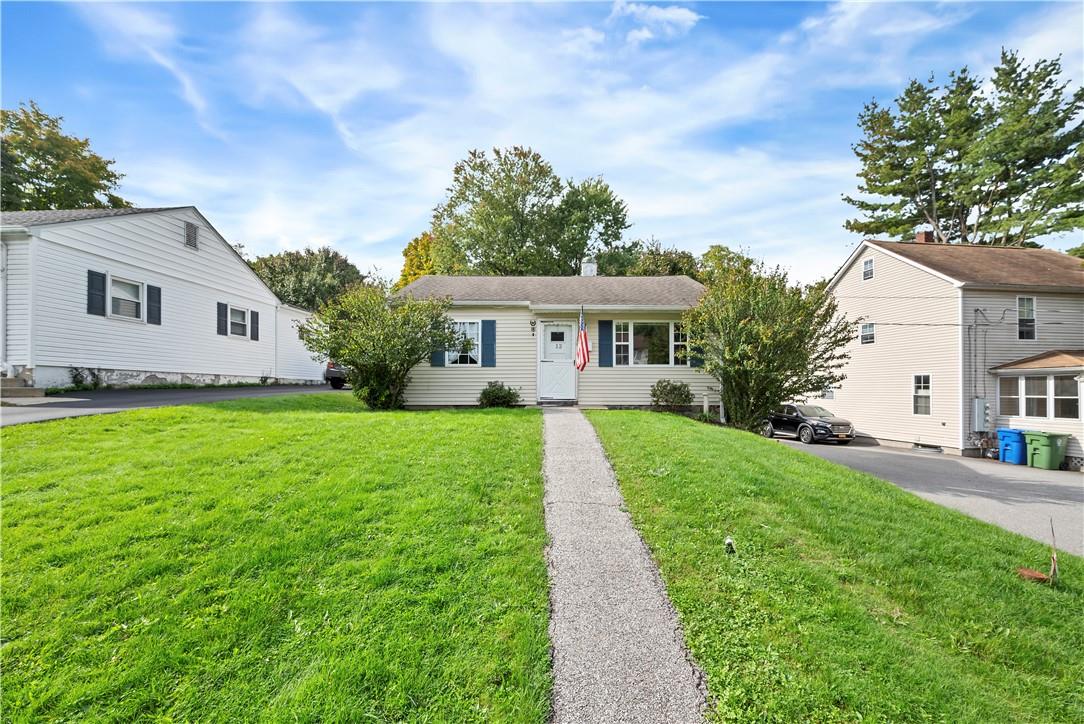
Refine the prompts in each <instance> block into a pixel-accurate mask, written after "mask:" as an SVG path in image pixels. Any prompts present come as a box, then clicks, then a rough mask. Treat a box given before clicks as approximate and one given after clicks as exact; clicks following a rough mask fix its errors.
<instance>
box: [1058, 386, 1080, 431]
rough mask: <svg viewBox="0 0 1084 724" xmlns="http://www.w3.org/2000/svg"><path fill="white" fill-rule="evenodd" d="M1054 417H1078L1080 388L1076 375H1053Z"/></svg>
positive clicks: (1075, 418) (1074, 418) (1069, 418)
mask: <svg viewBox="0 0 1084 724" xmlns="http://www.w3.org/2000/svg"><path fill="white" fill-rule="evenodd" d="M1054 417H1058V418H1062V419H1066V420H1077V419H1079V418H1080V388H1079V387H1078V386H1077V381H1076V375H1055V376H1054Z"/></svg>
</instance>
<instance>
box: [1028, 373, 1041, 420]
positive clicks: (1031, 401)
mask: <svg viewBox="0 0 1084 724" xmlns="http://www.w3.org/2000/svg"><path fill="white" fill-rule="evenodd" d="M1024 415H1025V416H1027V417H1046V377H1038V376H1035V377H1025V378H1024Z"/></svg>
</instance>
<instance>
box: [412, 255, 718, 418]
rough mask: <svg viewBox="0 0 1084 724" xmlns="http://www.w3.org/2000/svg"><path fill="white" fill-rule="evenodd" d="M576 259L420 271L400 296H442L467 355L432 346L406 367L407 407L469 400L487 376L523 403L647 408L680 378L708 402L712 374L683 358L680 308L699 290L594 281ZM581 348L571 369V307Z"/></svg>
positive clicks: (679, 279)
mask: <svg viewBox="0 0 1084 724" xmlns="http://www.w3.org/2000/svg"><path fill="white" fill-rule="evenodd" d="M594 270H595V267H594V265H593V264H591V263H589V262H585V263H584V275H583V276H578V277H478V276H433V275H430V276H424V277H421V278H420V279H417V280H415V281H414V282H412V283H411V284H409V285H407V286H406V287H404V288H403V289H402V290H401V291H400V294H402V295H410V296H414V297H416V298H447V299H450V300H451V304H452V308H451V312H450V314H451V317H452V318H453V319H454V320H455V322H456V324H457V325H458V326H459V329H460V330H461V331H462V332H463V333H464V334H465V335H466V336H467V337H468V338H469V339H470V340H472V347H471V350H470V351H469V352H465V353H461V352H459V351H456V350H447V351H438V352H434V353H433V355H432V359H430V361H429V362H428V363H422V364H420V365H418V366H417V367H416V368H415V369H414V371H413V372H412V373H411V381H410V385H409V386H408V388H407V392H406V403H407V405H408V406H411V407H428V406H440V405H474V404H477V402H478V393H479V392H481V390H482V388H483V387H485V385H486V383H487V382H490V381H499V382H503V383H504V384H506V385H509V386H511V387H514V388H516V389H517V390H519V393H520V396H521V399H522V400H523V402H525V403H526V404H530V405H534V404H546V403H561V402H565V403H570V402H575V403H578V404H579V405H581V406H588V407H606V406H639V405H650V404H651V386H652V385H653V384H655V382H657V381H658V380H660V379H670V380H677V381H682V382H686V383H688V385H689V387H690V388H691V389H692V392H693V396H694V400H695V402H696V403H697V404H700V403H701V402H702V401H703V399H704V396H705V395H708V396H709V400H710V401H711V402H712V404H717V401H718V393H717V392H714V391H713V389H714V388H713V380H712V378H710V377H709V376H708V375H706V374H704V372H703V370H701V369H699V368H698V361H697V360H696V359H695V358H692V359H689V358H687V357H686V353H685V347H686V337H685V334H684V332H683V330H682V327H681V314H682V312H684V311H685V310H687V309H689V308H690V307H693V306H695V305H696V303H697V301H698V300H699V298H700V295H701V294H703V292H704V287H703V286H702V285H701V284H699V283H698V282H696V281H694V280H692V279H690V278H689V277H686V276H671V277H601V276H595V275H594ZM581 307H582V309H583V314H584V321H585V326H586V329H587V332H588V338H589V339H590V344H591V359H590V362H589V363H588V365H587V367H586V369H584V370H583V371H582V372H579V371H577V369H576V368H575V366H574V364H573V363H574V360H575V357H576V340H577V335H578V333H579V315H580V309H581Z"/></svg>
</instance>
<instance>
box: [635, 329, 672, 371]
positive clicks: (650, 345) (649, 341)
mask: <svg viewBox="0 0 1084 724" xmlns="http://www.w3.org/2000/svg"><path fill="white" fill-rule="evenodd" d="M632 363H633V364H634V365H668V364H670V324H669V323H668V322H636V323H635V324H634V325H633V327H632Z"/></svg>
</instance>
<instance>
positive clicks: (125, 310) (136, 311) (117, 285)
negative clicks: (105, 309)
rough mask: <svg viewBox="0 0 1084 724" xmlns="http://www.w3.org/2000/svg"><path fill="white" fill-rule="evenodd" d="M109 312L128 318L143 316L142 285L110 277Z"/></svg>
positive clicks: (115, 315)
mask: <svg viewBox="0 0 1084 724" xmlns="http://www.w3.org/2000/svg"><path fill="white" fill-rule="evenodd" d="M109 297H110V307H109V309H110V314H111V315H112V316H114V317H127V318H128V319H142V318H143V285H142V284H140V283H138V282H129V281H125V280H124V279H112V280H111V281H110V283H109Z"/></svg>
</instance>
